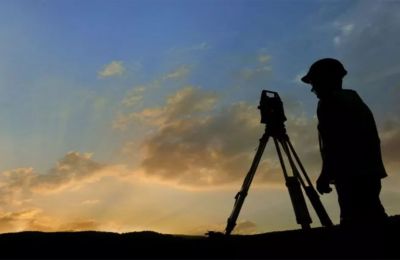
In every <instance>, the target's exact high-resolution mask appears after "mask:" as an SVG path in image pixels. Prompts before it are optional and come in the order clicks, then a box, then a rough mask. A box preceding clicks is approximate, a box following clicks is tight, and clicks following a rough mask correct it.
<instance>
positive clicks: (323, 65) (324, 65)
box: [301, 58, 347, 84]
mask: <svg viewBox="0 0 400 260" xmlns="http://www.w3.org/2000/svg"><path fill="white" fill-rule="evenodd" d="M346 74H347V71H346V70H345V69H344V67H343V64H342V63H341V62H340V61H338V60H336V59H332V58H325V59H321V60H318V61H316V62H314V64H312V65H311V67H310V69H309V70H308V73H307V74H306V75H305V76H304V77H302V78H301V81H303V82H305V83H308V84H310V83H311V81H312V79H313V78H315V77H316V76H317V77H327V78H340V79H342V78H343V77H344V76H345V75H346Z"/></svg>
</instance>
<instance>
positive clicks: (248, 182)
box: [225, 133, 270, 235]
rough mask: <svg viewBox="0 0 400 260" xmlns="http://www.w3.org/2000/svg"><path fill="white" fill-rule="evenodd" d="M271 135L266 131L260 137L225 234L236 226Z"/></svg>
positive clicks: (237, 195) (236, 197)
mask: <svg viewBox="0 0 400 260" xmlns="http://www.w3.org/2000/svg"><path fill="white" fill-rule="evenodd" d="M269 137H270V136H269V135H268V134H266V133H264V135H263V136H262V137H261V139H260V144H259V145H258V148H257V152H256V155H255V156H254V159H253V163H252V164H251V167H250V170H249V172H248V173H247V175H246V178H245V179H244V181H243V184H242V188H241V189H240V191H239V192H238V193H237V194H236V196H235V204H234V206H233V210H232V213H231V215H230V216H229V218H228V221H227V225H226V228H225V234H226V235H229V234H231V232H232V230H233V229H234V228H235V226H236V220H237V218H238V216H239V213H240V210H241V208H242V206H243V203H244V199H245V198H246V196H247V193H248V191H249V188H250V185H251V182H252V181H253V178H254V175H255V173H256V171H257V167H258V164H259V163H260V160H261V157H262V154H263V152H264V149H265V147H266V146H267V143H268V140H269Z"/></svg>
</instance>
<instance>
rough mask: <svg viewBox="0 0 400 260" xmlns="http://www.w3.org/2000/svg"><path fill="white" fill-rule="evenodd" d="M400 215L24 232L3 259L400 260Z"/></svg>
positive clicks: (0, 238) (8, 241) (12, 237)
mask: <svg viewBox="0 0 400 260" xmlns="http://www.w3.org/2000/svg"><path fill="white" fill-rule="evenodd" d="M399 234H400V216H399V215H397V216H392V217H390V218H389V220H388V221H387V223H385V224H383V225H381V226H359V227H354V228H343V227H340V226H334V227H330V228H323V227H321V228H313V229H310V230H306V231H305V230H291V231H280V232H272V233H263V234H256V235H231V236H225V235H222V234H214V235H212V236H183V235H170V234H160V233H156V232H152V231H143V232H132V233H124V234H118V233H111V232H95V231H84V232H49V233H47V232H20V233H6V234H1V235H0V245H1V252H0V257H1V258H3V259H4V258H9V259H10V258H13V259H17V258H25V259H26V258H31V259H32V258H40V259H49V258H52V259H62V258H69V259H71V258H75V259H76V258H79V259H83V258H86V259H100V258H102V259H104V258H113V259H115V258H141V259H154V258H157V259H160V258H161V259H166V258H169V259H170V258H174V259H183V258H185V259H200V258H202V259H205V258H212V259H217V258H221V259H227V258H229V259H232V258H236V259H240V258H245V259H251V258H253V259H254V258H273V259H279V258H281V259H283V258H292V259H293V258H296V259H299V258H308V259H310V258H318V259H321V258H324V259H330V258H336V259H338V258H347V259H348V258H363V259H365V258H369V259H371V258H375V259H378V258H379V259H382V258H387V259H389V258H391V259H393V258H400V247H399V244H398V240H397V239H398V237H399Z"/></svg>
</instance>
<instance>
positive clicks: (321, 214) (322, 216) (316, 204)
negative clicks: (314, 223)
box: [286, 138, 333, 227]
mask: <svg viewBox="0 0 400 260" xmlns="http://www.w3.org/2000/svg"><path fill="white" fill-rule="evenodd" d="M286 142H287V143H288V144H289V148H290V151H291V152H292V153H293V155H294V158H295V159H296V162H297V164H298V165H299V167H300V169H301V172H302V173H303V176H304V177H305V179H306V181H307V184H308V186H305V185H303V188H304V190H305V192H306V194H307V196H308V198H309V200H310V202H311V205H312V206H313V208H314V209H315V212H316V213H317V215H318V218H319V220H320V222H321V224H322V225H323V226H325V227H331V226H333V223H332V220H331V219H330V218H329V215H328V213H327V212H326V210H325V208H324V206H323V205H322V202H321V200H320V199H319V196H318V193H317V191H316V190H315V189H314V187H313V185H312V183H311V180H310V178H309V177H308V175H307V172H306V170H305V169H304V167H303V164H302V163H301V161H300V158H299V156H298V155H297V153H296V151H295V150H294V148H293V145H292V143H291V142H290V140H289V138H287V140H286ZM299 177H300V176H299Z"/></svg>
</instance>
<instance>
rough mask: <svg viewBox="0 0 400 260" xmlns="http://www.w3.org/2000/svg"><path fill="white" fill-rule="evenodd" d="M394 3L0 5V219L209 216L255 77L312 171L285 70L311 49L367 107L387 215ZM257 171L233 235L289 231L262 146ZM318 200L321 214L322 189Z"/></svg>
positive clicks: (220, 200)
mask: <svg viewBox="0 0 400 260" xmlns="http://www.w3.org/2000/svg"><path fill="white" fill-rule="evenodd" d="M399 9H400V2H398V1H340V0H335V1H311V0H307V1H301V0H296V1H295V0H292V1H289V0H286V1H273V0H263V1H261V0H260V1H255V0H250V1H248V0H247V1H239V0H229V1H222V0H215V1H208V0H201V1H197V0H190V1H184V0H157V1H156V0H150V1H144V0H143V1H140V0H130V1H127V0H118V1H111V0H104V1H100V0H97V1H94V0H88V1H72V0H68V1H63V0H58V1H46V0H41V1H40V0H36V1H28V0H20V1H15V0H14V1H6V0H3V1H0V57H1V59H0V104H2V109H1V111H0V122H1V127H0V156H1V158H2V159H1V164H0V172H1V174H0V175H1V180H0V184H1V185H0V194H3V195H4V196H3V197H4V199H3V201H1V200H0V202H1V203H2V204H1V205H0V224H1V225H0V230H4V231H10V230H11V231H12V230H26V229H41V230H60V229H73V230H78V229H98V230H100V229H102V230H104V229H106V230H116V231H127V230H136V229H154V230H159V231H165V232H173V233H174V232H175V233H176V232H183V233H196V232H197V233H198V232H202V231H203V229H207V228H213V227H214V228H220V227H221V226H223V225H224V223H225V220H226V217H227V215H228V214H229V213H230V210H231V206H232V205H233V204H232V203H233V201H232V197H233V195H234V194H235V193H236V191H237V190H238V188H239V187H240V182H241V181H242V178H243V177H244V174H245V173H247V170H248V169H247V168H248V167H249V166H250V162H251V159H252V156H253V152H254V148H255V147H256V145H257V142H258V138H259V137H260V136H261V134H262V130H263V129H262V126H261V125H260V124H259V114H258V111H257V109H256V107H257V105H258V99H259V95H260V92H261V90H262V89H270V90H275V91H279V93H280V95H281V97H282V99H283V101H284V103H285V111H286V113H287V116H288V122H287V125H288V131H289V134H290V135H291V137H292V140H293V142H294V144H295V147H296V148H297V150H298V152H299V155H300V157H302V158H304V162H305V166H306V168H307V169H309V172H310V175H311V177H312V178H313V179H315V178H316V176H318V173H319V167H320V156H319V154H318V142H317V132H316V119H315V109H316V104H317V100H316V97H315V96H313V94H312V93H311V92H310V89H309V87H308V86H306V85H304V84H302V83H301V82H300V81H299V78H300V76H302V75H304V73H306V71H307V70H308V68H309V66H310V65H311V64H312V63H313V62H314V61H315V60H317V59H319V58H323V57H335V58H338V59H340V60H341V61H342V62H343V63H344V65H345V67H346V69H347V70H348V71H349V74H348V75H347V76H346V78H345V81H344V86H345V87H347V88H353V89H355V90H356V91H358V93H359V94H360V95H361V97H362V98H363V99H364V100H365V101H366V102H367V104H368V105H369V106H370V108H371V109H372V111H373V112H374V114H375V118H376V120H377V122H378V128H379V130H380V136H381V141H382V149H383V154H384V161H385V164H386V167H387V169H388V171H389V175H390V177H389V178H388V180H385V183H384V184H385V185H386V186H384V190H383V194H382V197H383V200H384V202H385V203H386V204H387V208H388V211H389V213H391V214H394V213H396V212H398V206H396V205H397V204H398V203H397V199H398V198H399V197H400V193H398V191H397V188H396V185H397V184H398V183H399V182H400V179H399V177H397V173H396V171H397V169H398V166H399V163H398V160H397V154H398V151H399V145H400V131H399V122H400V119H399V117H398V114H399V112H400V111H399V109H400V106H399V105H398V98H399V94H398V93H399V91H398V88H399V86H400V63H399V60H400V53H399V52H398V46H400V37H399V36H398V33H397V32H398V31H399V29H400V16H399V13H400V12H399V11H400V10H399ZM260 168H261V170H260V174H259V175H260V177H258V178H256V180H255V183H256V185H255V186H256V188H255V189H256V191H255V194H256V195H254V196H253V197H252V196H249V198H248V200H249V202H248V207H247V208H245V209H244V213H243V214H244V215H243V217H242V219H243V227H247V229H245V228H243V232H247V233H249V232H259V231H268V230H282V229H289V228H295V227H296V225H295V224H294V220H293V219H291V217H290V216H291V215H290V214H292V213H291V211H292V210H291V208H290V202H289V200H285V199H284V198H285V196H286V195H287V194H286V193H287V192H286V190H285V188H284V186H282V180H280V179H279V176H280V174H281V173H280V171H279V167H277V161H276V158H275V154H274V153H273V152H272V151H267V154H266V155H265V161H264V163H263V164H262V165H261V166H260ZM385 187H386V188H385ZM283 194H285V195H283ZM271 196H273V197H275V198H276V197H280V198H282V200H279V203H278V202H276V201H275V202H271V201H267V198H269V197H271ZM137 197H146V198H147V200H145V201H139V200H137V199H136V198H137ZM210 197H213V198H215V202H214V203H211V204H210V203H208V202H209V201H210ZM261 198H262V199H261ZM286 199H287V198H286ZM60 200H62V201H65V203H66V204H67V205H71V206H70V207H66V208H68V211H66V210H65V208H60ZM323 200H324V202H326V203H327V205H328V206H327V207H328V209H329V210H330V213H331V214H332V215H333V216H334V219H335V220H337V218H338V217H337V216H338V212H337V211H338V210H337V205H336V204H337V203H336V197H335V195H334V194H331V195H328V196H325V197H324V198H323ZM177 201H179V203H177ZM193 203H195V204H196V205H199V209H198V210H199V212H196V211H194V212H196V213H197V215H196V214H195V213H194V212H193V214H191V213H190V212H189V211H190V210H189V208H191V207H192V206H191V205H192V204H193ZM246 203H247V201H246ZM77 205H81V206H82V207H83V208H82V207H78V206H77ZM110 208H113V212H115V213H107V214H106V213H105V212H108V210H109V209H110ZM131 208H132V209H133V210H131ZM128 209H129V210H128ZM135 210H136V211H135ZM99 212H102V213H99ZM138 212H141V213H138ZM201 212H202V213H201ZM271 212H277V213H276V214H273V213H271ZM278 213H279V214H278ZM246 214H247V215H246ZM282 214H286V215H287V216H288V217H287V219H286V218H283V219H282V218H281V217H280V215H282ZM158 215H159V216H161V217H154V216H158ZM10 216H11V217H10ZM21 216H22V217H21ZM121 216H123V217H121ZM149 216H153V217H154V221H149V220H148V219H149ZM266 216H268V217H266ZM10 219H12V221H10ZM70 219H73V221H72V222H71V221H70ZM32 220H35V221H36V222H35V221H32ZM204 220H207V221H208V222H207V223H204ZM2 221H3V222H2ZM2 223H3V224H2ZM32 223H35V225H33V224H32ZM51 223H54V224H51ZM182 223H185V224H184V225H182ZM249 227H250V228H249Z"/></svg>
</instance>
